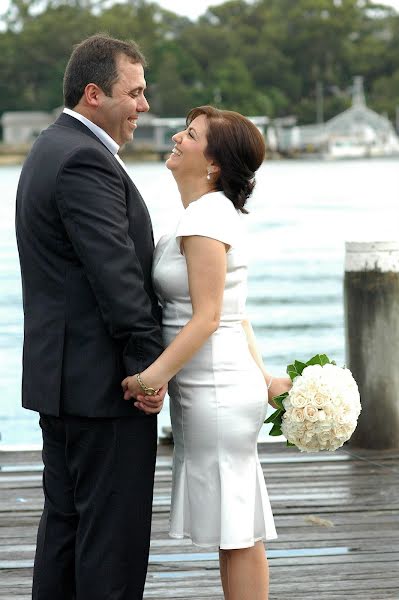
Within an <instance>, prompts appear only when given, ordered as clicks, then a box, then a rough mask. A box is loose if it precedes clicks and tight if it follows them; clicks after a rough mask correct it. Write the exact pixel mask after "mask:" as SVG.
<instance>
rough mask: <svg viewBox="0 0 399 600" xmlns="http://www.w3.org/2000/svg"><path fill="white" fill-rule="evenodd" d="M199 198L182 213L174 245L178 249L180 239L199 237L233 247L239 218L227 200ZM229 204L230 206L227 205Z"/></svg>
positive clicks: (236, 238)
mask: <svg viewBox="0 0 399 600" xmlns="http://www.w3.org/2000/svg"><path fill="white" fill-rule="evenodd" d="M205 200H208V199H205V198H201V199H200V200H197V201H195V202H192V203H191V204H190V205H189V206H188V207H187V208H186V210H185V211H184V213H183V215H182V217H181V219H180V221H179V224H178V226H177V229H176V234H175V236H176V243H177V245H178V247H179V249H180V245H181V238H182V237H184V236H188V235H201V236H204V237H208V238H212V239H214V240H218V241H220V242H223V243H224V244H227V245H229V246H231V247H234V246H235V245H236V243H237V240H238V239H239V238H238V236H239V229H240V220H239V216H238V214H237V212H236V210H235V208H234V206H233V204H231V202H230V200H229V199H228V198H224V197H222V198H220V199H219V198H217V199H216V198H212V201H211V202H209V201H205ZM228 203H230V204H231V206H230V205H229V204H228Z"/></svg>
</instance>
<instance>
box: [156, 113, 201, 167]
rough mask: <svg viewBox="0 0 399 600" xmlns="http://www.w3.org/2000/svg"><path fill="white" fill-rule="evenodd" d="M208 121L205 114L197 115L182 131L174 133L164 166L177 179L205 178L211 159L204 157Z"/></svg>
mask: <svg viewBox="0 0 399 600" xmlns="http://www.w3.org/2000/svg"><path fill="white" fill-rule="evenodd" d="M207 130H208V123H207V119H206V116H205V115H199V116H198V117H196V118H195V119H194V120H193V121H191V123H190V125H189V126H188V127H187V129H185V130H184V131H180V132H179V133H176V134H175V135H174V136H173V137H172V140H173V141H174V142H175V146H174V147H173V150H172V154H171V155H170V157H169V158H168V160H167V161H166V166H167V167H168V169H170V170H171V171H172V172H173V175H174V176H175V177H179V179H186V178H187V179H193V178H197V177H200V178H206V176H207V172H208V167H209V166H210V165H211V163H212V161H210V160H208V159H207V158H205V155H204V152H205V150H206V147H207V139H206V133H207Z"/></svg>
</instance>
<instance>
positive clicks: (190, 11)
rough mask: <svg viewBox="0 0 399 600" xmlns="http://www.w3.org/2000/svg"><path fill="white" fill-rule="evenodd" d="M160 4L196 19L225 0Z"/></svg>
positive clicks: (393, 0) (1, 8)
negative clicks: (209, 7) (210, 7)
mask: <svg viewBox="0 0 399 600" xmlns="http://www.w3.org/2000/svg"><path fill="white" fill-rule="evenodd" d="M8 1H9V0H0V14H3V13H4V12H5V10H7V6H8ZM156 1H157V3H158V4H159V5H160V6H163V7H164V8H166V9H167V10H172V11H173V12H175V13H177V14H179V15H182V16H186V17H189V18H190V19H196V18H197V17H198V16H199V15H202V14H203V13H204V12H205V11H206V9H207V8H208V6H216V5H218V4H223V3H224V2H225V0H211V1H210V2H208V1H207V0H156ZM380 3H381V4H386V5H388V6H392V7H393V8H396V9H397V10H398V11H399V0H380Z"/></svg>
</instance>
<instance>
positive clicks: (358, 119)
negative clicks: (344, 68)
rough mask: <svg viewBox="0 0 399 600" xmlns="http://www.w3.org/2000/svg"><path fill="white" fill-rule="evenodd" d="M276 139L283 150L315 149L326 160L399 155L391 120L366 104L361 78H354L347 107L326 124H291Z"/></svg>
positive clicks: (398, 143) (309, 150)
mask: <svg viewBox="0 0 399 600" xmlns="http://www.w3.org/2000/svg"><path fill="white" fill-rule="evenodd" d="M286 133H287V132H286ZM279 142H280V143H279V149H280V150H281V151H283V152H288V153H306V152H317V153H319V154H322V155H323V156H324V158H328V159H334V158H360V157H373V156H391V155H395V154H399V138H398V136H397V134H396V132H395V129H394V127H393V125H392V123H391V122H390V121H389V119H387V118H386V117H384V116H382V115H379V114H378V113H376V112H375V111H373V110H371V109H370V108H368V107H367V105H366V100H365V96H364V90H363V77H355V78H354V84H353V94H352V106H351V107H350V108H348V109H347V110H345V111H344V112H342V113H340V114H339V115H337V116H336V117H333V118H332V119H330V120H329V121H327V122H326V123H320V124H317V125H304V126H301V127H293V128H291V129H290V130H289V132H288V135H287V134H286V135H285V138H283V137H281V138H280V140H279Z"/></svg>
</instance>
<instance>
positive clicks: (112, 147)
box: [63, 108, 126, 170]
mask: <svg viewBox="0 0 399 600" xmlns="http://www.w3.org/2000/svg"><path fill="white" fill-rule="evenodd" d="M63 112H64V113H65V114H67V115H69V116H70V117H73V118H74V119H77V120H78V121H80V122H81V123H83V125H86V127H87V128H88V129H90V131H92V132H93V133H94V135H95V136H96V137H98V139H99V140H100V141H101V142H102V143H103V144H104V146H105V147H106V148H108V150H109V151H110V152H111V154H113V155H114V156H115V158H116V160H117V161H118V162H119V163H120V164H121V165H122V167H123V168H124V169H125V170H126V165H125V163H124V162H123V160H122V159H121V157H120V156H119V154H118V151H119V148H120V146H119V145H118V144H117V143H116V142H115V140H113V139H112V137H111V136H110V135H108V133H107V132H106V131H104V129H102V128H101V127H99V126H98V125H96V124H95V123H93V121H90V119H87V118H86V117H84V116H83V115H81V114H80V113H78V112H76V111H74V110H71V109H70V108H64V110H63Z"/></svg>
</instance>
